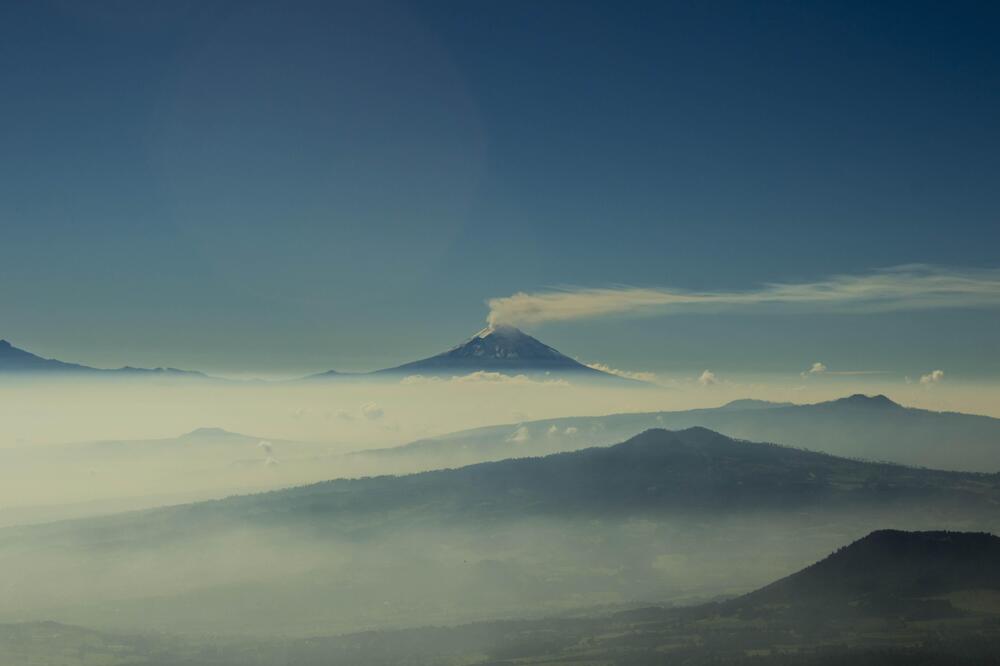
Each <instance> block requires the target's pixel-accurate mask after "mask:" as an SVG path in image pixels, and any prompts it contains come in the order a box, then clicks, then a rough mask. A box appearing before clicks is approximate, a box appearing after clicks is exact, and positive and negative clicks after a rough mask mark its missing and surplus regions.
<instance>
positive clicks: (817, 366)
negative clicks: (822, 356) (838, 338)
mask: <svg viewBox="0 0 1000 666" xmlns="http://www.w3.org/2000/svg"><path fill="white" fill-rule="evenodd" d="M824 372H826V366H825V365H823V364H822V363H820V362H819V361H816V362H815V363H813V364H812V367H811V368H809V369H808V370H806V371H805V372H804V373H802V374H803V375H819V374H822V373H824Z"/></svg>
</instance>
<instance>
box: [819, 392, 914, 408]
mask: <svg viewBox="0 0 1000 666" xmlns="http://www.w3.org/2000/svg"><path fill="white" fill-rule="evenodd" d="M828 404H831V405H846V406H851V407H873V408H882V409H885V408H896V407H902V405H900V404H899V403H898V402H893V401H892V400H891V399H890V398H889V397H888V396H885V395H882V394H881V393H879V394H878V395H865V394H863V393H855V394H854V395H849V396H847V397H846V398H839V399H838V400H831V401H830V402H829V403H828Z"/></svg>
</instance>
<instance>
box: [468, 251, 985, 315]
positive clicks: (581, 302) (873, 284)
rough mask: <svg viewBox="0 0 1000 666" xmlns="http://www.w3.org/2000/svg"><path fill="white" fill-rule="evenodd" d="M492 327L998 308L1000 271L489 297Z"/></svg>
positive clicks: (923, 268) (929, 270) (915, 270)
mask: <svg viewBox="0 0 1000 666" xmlns="http://www.w3.org/2000/svg"><path fill="white" fill-rule="evenodd" d="M487 305H488V306H489V308H490V313H489V316H488V317H487V319H488V321H489V323H490V324H498V323H504V324H512V325H525V324H539V323H544V322H551V321H570V320H574V319H587V318H594V317H608V316H622V315H629V314H665V313H672V312H695V311H719V310H732V309H738V308H747V307H753V306H761V305H780V306H784V307H795V308H800V309H806V310H812V311H815V310H823V311H844V312H885V311H894V310H916V309H928V308H955V307H975V308H997V307H1000V269H964V270H963V269H947V268H942V267H937V266H929V265H924V264H910V265H905V266H895V267H892V268H886V269H881V270H878V271H874V272H872V273H867V274H862V275H835V276H833V277H830V278H828V279H826V280H821V281H817V282H800V283H771V284H765V285H764V286H762V287H761V288H758V289H753V290H749V291H728V292H727V291H714V292H709V291H706V292H694V291H686V290H683V289H677V288H672V287H654V288H639V287H612V288H565V289H553V290H549V291H541V292H534V293H525V292H519V293H516V294H513V295H511V296H504V297H500V298H492V299H490V300H488V301H487Z"/></svg>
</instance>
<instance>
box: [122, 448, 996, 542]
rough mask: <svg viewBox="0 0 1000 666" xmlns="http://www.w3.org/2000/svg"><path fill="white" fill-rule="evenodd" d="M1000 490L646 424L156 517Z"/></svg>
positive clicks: (526, 508)
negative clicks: (509, 453)
mask: <svg viewBox="0 0 1000 666" xmlns="http://www.w3.org/2000/svg"><path fill="white" fill-rule="evenodd" d="M998 501H1000V479H998V478H995V477H987V476H983V475H975V474H962V473H955V472H939V471H934V470H925V469H913V468H907V467H902V466H897V465H887V464H877V463H868V462H861V461H855V460H847V459H844V458H837V457H834V456H830V455H826V454H822V453H814V452H811V451H803V450H799V449H794V448H788V447H783V446H777V445H773V444H759V443H752V442H746V441H738V440H734V439H731V438H729V437H725V436H723V435H720V434H718V433H716V432H712V431H711V430H707V429H705V428H690V429H688V430H684V431H679V432H671V431H667V430H649V431H647V432H644V433H642V434H640V435H637V436H635V437H633V438H631V439H630V440H628V441H626V442H623V443H621V444H617V445H615V446H611V447H606V448H591V449H585V450H582V451H574V452H570V453H559V454H554V455H549V456H546V457H544V458H522V459H512V460H504V461H500V462H492V463H482V464H477V465H471V466H468V467H462V468H459V469H450V470H439V471H433V472H424V473H420V474H412V475H408V476H401V477H392V476H383V477H374V478H362V479H342V480H335V481H328V482H323V483H318V484H312V485H309V486H302V487H299V488H290V489H287V490H280V491H273V492H269V493H264V494H260V495H254V496H246V497H233V498H229V499H226V500H223V501H219V502H213V503H210V504H198V505H192V507H189V508H187V507H181V508H176V509H171V508H168V509H162V510H160V511H164V512H166V513H163V514H160V516H159V517H158V518H157V520H156V522H157V523H165V522H169V521H170V517H171V515H174V516H176V517H177V518H178V519H180V520H181V521H182V522H184V523H185V524H187V525H190V526H192V527H194V526H195V525H196V524H199V523H200V524H201V525H203V526H209V525H215V524H224V523H226V522H229V521H232V520H236V521H244V520H246V519H247V518H248V517H251V516H252V518H253V520H254V521H259V522H261V523H263V524H268V523H270V522H271V521H272V520H276V521H281V522H283V523H286V524H290V523H293V522H296V523H301V522H303V521H304V522H306V523H311V522H315V521H320V522H321V523H322V524H323V525H324V526H325V529H335V528H336V527H337V526H338V525H339V526H341V527H342V528H344V529H354V528H355V527H356V526H357V525H359V524H364V525H365V526H366V527H365V529H366V530H377V529H391V526H392V525H394V524H395V521H396V520H397V519H398V520H404V521H405V522H404V523H403V524H409V523H412V521H420V522H422V523H424V522H426V523H439V524H455V523H460V522H464V521H474V522H475V521H481V520H484V519H490V520H499V519H523V518H527V517H530V516H536V517H544V516H548V517H555V516H563V517H572V516H617V515H636V516H639V515H656V514H662V515H687V516H690V515H698V514H700V513H704V512H725V513H744V512H759V511H776V512H779V513H780V512H783V511H788V510H792V511H795V512H799V511H805V510H818V511H854V512H864V511H866V510H869V509H877V510H878V511H889V510H894V509H899V510H905V511H906V512H914V511H920V510H923V511H925V513H926V515H928V516H929V515H960V516H963V517H965V518H968V517H970V516H975V515H980V514H983V513H984V512H985V514H988V515H992V514H993V512H994V511H995V505H996V503H997V502H998ZM170 512H174V513H173V514H171V513H170ZM404 516H405V518H404ZM189 518H197V520H189ZM108 520H112V521H115V520H121V521H123V522H122V524H121V525H120V526H118V527H115V528H114V529H116V530H118V529H120V530H121V534H122V536H123V538H124V536H125V535H126V534H127V533H128V530H129V526H128V523H129V522H131V521H134V520H137V521H139V522H138V524H141V525H146V524H147V522H148V519H146V518H144V517H138V516H136V517H128V516H123V517H115V518H109V519H108ZM219 521H222V523H220V522H219ZM380 526H381V527H380ZM142 529H145V527H143V528H142Z"/></svg>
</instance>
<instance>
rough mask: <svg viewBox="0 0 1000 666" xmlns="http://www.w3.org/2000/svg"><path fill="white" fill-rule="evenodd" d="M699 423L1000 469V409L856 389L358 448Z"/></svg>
mask: <svg viewBox="0 0 1000 666" xmlns="http://www.w3.org/2000/svg"><path fill="white" fill-rule="evenodd" d="M695 426H701V427H705V428H710V429H712V430H715V431H718V432H720V433H722V434H725V435H728V436H730V437H736V438H740V439H748V440H752V441H765V442H774V443H777V444H784V445H788V446H797V447H802V448H806V449H810V450H813V451H821V452H825V453H830V454H833V455H837V456H846V457H851V458H860V459H865V460H881V461H890V462H895V463H900V464H904V465H916V466H923V467H931V468H935V469H947V470H956V471H974V472H998V471H1000V419H995V418H990V417H987V416H977V415H971V414H960V413H954V412H933V411H928V410H923V409H913V408H909V407H904V406H902V405H900V404H898V403H896V402H893V401H892V400H890V399H889V398H887V397H886V396H883V395H877V396H864V395H852V396H849V397H845V398H840V399H838V400H831V401H828V402H821V403H816V404H811V405H790V404H786V403H768V402H763V401H757V400H739V401H735V402H733V403H729V404H728V405H724V406H722V407H718V408H712V409H694V410H689V411H680V412H647V413H636V414H612V415H608V416H588V417H569V418H559V419H545V420H540V421H528V422H522V423H514V424H507V425H499V426H488V427H483V428H475V429H472V430H464V431H460V432H455V433H451V434H448V435H442V436H439V437H434V438H428V439H423V440H418V441H415V442H411V443H409V444H406V445H403V446H399V447H394V448H389V449H379V450H374V451H364V452H358V453H357V454H356V455H357V456H358V457H360V458H370V459H373V460H380V461H384V462H385V463H387V464H388V463H392V464H394V465H396V469H399V470H401V471H402V470H407V469H432V468H434V467H441V466H456V465H461V464H469V463H473V462H480V461H484V460H500V459H503V458H509V457H512V456H524V455H544V454H547V453H553V452H557V451H571V450H577V449H582V448H585V447H588V446H594V445H603V444H608V443H611V442H615V441H621V440H623V439H625V438H627V437H630V436H632V435H634V434H635V433H637V432H641V431H642V430H646V429H648V428H670V429H681V428H690V427H695Z"/></svg>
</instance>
